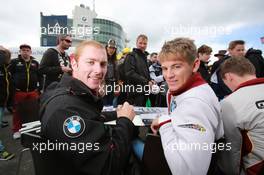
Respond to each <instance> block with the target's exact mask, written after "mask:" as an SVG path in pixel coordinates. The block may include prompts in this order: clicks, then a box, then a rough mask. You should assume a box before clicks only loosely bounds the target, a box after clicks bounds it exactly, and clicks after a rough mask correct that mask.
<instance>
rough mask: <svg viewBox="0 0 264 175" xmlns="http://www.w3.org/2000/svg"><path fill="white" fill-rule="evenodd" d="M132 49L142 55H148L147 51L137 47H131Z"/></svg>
mask: <svg viewBox="0 0 264 175" xmlns="http://www.w3.org/2000/svg"><path fill="white" fill-rule="evenodd" d="M133 51H134V52H136V53H138V54H141V55H144V56H147V55H148V52H147V51H145V52H142V50H140V49H138V48H133Z"/></svg>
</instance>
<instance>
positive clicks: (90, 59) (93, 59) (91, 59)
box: [86, 58, 107, 63]
mask: <svg viewBox="0 0 264 175" xmlns="http://www.w3.org/2000/svg"><path fill="white" fill-rule="evenodd" d="M88 60H89V61H97V62H100V63H107V60H106V61H99V60H97V59H95V58H86V61H88Z"/></svg>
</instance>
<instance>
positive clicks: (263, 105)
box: [256, 100, 264, 109]
mask: <svg viewBox="0 0 264 175" xmlns="http://www.w3.org/2000/svg"><path fill="white" fill-rule="evenodd" d="M256 106H257V108H258V109H264V100H260V101H256Z"/></svg>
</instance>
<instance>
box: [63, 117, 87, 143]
mask: <svg viewBox="0 0 264 175" xmlns="http://www.w3.org/2000/svg"><path fill="white" fill-rule="evenodd" d="M84 130H85V122H84V120H83V119H82V118H81V117H80V116H77V115H75V116H71V117H68V118H67V119H66V120H65V121H64V123H63V132H64V134H65V135H66V136H67V137H70V138H76V137H79V136H81V135H82V133H83V132H84Z"/></svg>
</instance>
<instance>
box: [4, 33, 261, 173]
mask: <svg viewBox="0 0 264 175" xmlns="http://www.w3.org/2000/svg"><path fill="white" fill-rule="evenodd" d="M148 41H149V39H148V37H147V36H146V35H144V34H141V35H139V36H138V37H137V38H136V47H135V48H133V49H132V50H130V49H129V48H124V49H123V50H122V51H121V53H122V56H121V58H119V59H117V43H116V41H115V40H113V39H109V41H108V43H107V44H106V45H105V46H104V47H103V48H102V47H101V46H100V44H99V43H97V42H93V41H90V42H89V41H88V42H87V41H85V42H86V43H82V44H80V45H79V46H78V47H77V48H76V51H75V54H74V55H72V56H71V57H70V56H69V55H68V54H67V52H66V50H67V49H68V48H69V47H71V44H72V38H71V36H70V35H60V36H58V39H57V46H56V47H55V48H49V49H47V51H46V52H45V53H44V55H43V57H42V59H41V62H40V63H39V62H37V61H36V60H35V58H34V57H32V56H31V54H32V50H31V46H30V45H28V44H22V45H20V46H19V49H20V51H19V53H20V54H19V55H18V57H17V58H12V59H11V53H10V51H9V50H8V49H6V48H4V47H3V46H1V47H0V56H1V57H0V132H1V128H4V127H7V126H8V122H7V121H4V120H3V117H4V110H5V108H7V107H10V106H12V115H13V122H12V131H13V138H14V139H19V138H20V137H21V135H20V132H19V129H21V127H22V123H26V122H29V121H30V120H31V119H32V118H34V116H36V115H37V116H38V113H39V111H38V110H34V109H35V108H34V107H33V106H34V105H35V107H36V108H38V105H39V97H40V95H41V96H42V98H43V99H47V98H48V97H49V96H51V92H52V93H59V92H60V91H59V90H57V91H56V89H63V88H62V87H66V86H67V87H68V86H69V87H71V89H69V91H70V93H72V94H73V95H76V96H78V98H79V99H77V98H74V97H72V96H71V95H68V96H67V98H65V99H68V100H71V101H72V102H71V104H69V103H68V102H67V103H66V102H65V103H64V104H63V105H66V106H67V105H68V106H67V107H68V108H67V111H68V112H67V113H64V111H63V110H61V111H60V112H61V113H60V114H58V113H59V112H58V111H57V110H58V109H60V108H61V109H62V108H64V107H65V106H60V105H62V104H61V103H63V102H61V100H62V99H57V102H56V103H55V102H53V106H50V107H49V108H48V111H52V112H50V113H47V111H46V113H45V114H44V118H43V123H44V124H43V123H42V126H43V132H44V133H45V134H46V136H47V137H50V138H53V139H56V138H59V139H62V140H67V139H69V138H68V137H65V136H61V135H60V134H61V133H60V131H58V132H57V131H55V130H57V128H56V126H55V125H56V124H57V123H61V122H62V125H63V121H64V120H61V119H60V116H61V115H71V116H74V115H77V114H76V113H78V115H80V116H81V117H80V120H82V117H83V115H84V114H85V113H89V114H90V115H89V117H90V118H89V120H93V117H92V116H97V115H98V114H99V113H100V110H102V109H101V108H102V106H114V107H118V105H123V108H121V109H119V111H118V112H117V115H116V116H115V117H116V118H119V119H118V124H117V127H116V128H115V131H111V132H115V133H118V132H119V134H117V135H113V136H112V138H113V140H114V141H113V142H114V143H115V144H116V145H117V147H118V148H117V150H115V153H114V157H113V159H116V160H118V161H119V160H124V162H125V160H126V159H127V156H128V154H129V150H127V149H125V146H128V145H130V144H131V142H132V140H133V139H132V137H133V136H132V135H133V132H134V128H133V124H132V123H131V120H133V118H134V114H133V109H132V108H133V106H144V107H146V106H147V107H168V111H169V115H167V116H162V117H160V118H159V120H154V121H153V123H152V126H151V128H152V130H153V132H154V133H156V132H157V131H158V128H159V132H160V136H161V140H162V145H163V147H164V148H165V147H170V146H172V144H176V143H179V142H181V143H182V142H184V143H191V142H206V143H214V142H216V141H217V140H219V139H221V138H224V139H225V140H226V142H230V143H232V150H231V151H223V152H220V153H219V155H217V158H215V157H214V156H216V155H212V154H211V153H210V152H202V153H201V152H197V151H192V152H183V151H178V152H177V153H175V152H172V151H171V150H168V149H166V150H165V151H164V154H165V157H166V159H167V162H168V165H169V167H170V170H171V172H172V174H177V173H179V174H196V173H197V174H206V173H207V172H208V171H209V165H210V163H212V162H211V159H212V160H213V158H212V157H214V160H216V161H215V162H213V163H214V165H215V166H214V167H217V168H216V169H214V170H212V171H213V172H214V174H217V173H219V174H221V173H226V174H240V173H242V172H243V173H245V174H257V173H260V172H261V169H263V168H264V146H263V145H264V126H263V123H264V96H263V93H262V92H264V59H263V57H262V52H261V50H258V49H253V48H250V49H248V50H246V43H245V41H243V40H234V41H230V43H229V45H228V46H227V49H226V50H219V51H218V53H216V54H215V55H214V56H215V57H217V58H218V60H217V61H216V62H214V63H213V64H212V65H211V66H209V65H208V63H209V61H210V57H211V54H212V52H213V48H211V47H210V46H209V45H206V44H203V45H201V46H200V47H198V48H196V46H195V44H194V42H193V40H191V39H187V38H178V39H174V40H171V41H167V42H165V44H164V45H163V47H162V49H161V51H160V52H159V51H157V52H153V53H150V54H149V53H148V52H147V51H146V50H147V46H148ZM93 49H94V50H93ZM102 50H104V51H103V52H102ZM92 53H93V54H92ZM105 53H106V54H105ZM84 56H86V57H89V59H88V60H85V59H86V58H83V57H84ZM104 56H106V59H105V60H104V59H103V58H104ZM82 62H83V65H81V63H82ZM85 66H87V67H85ZM88 67H89V71H90V72H91V74H88V75H86V72H87V71H88ZM97 71H98V72H99V71H101V73H100V72H99V73H98V72H97ZM104 71H105V72H104ZM92 73H93V74H92ZM76 79H78V81H76ZM79 80H80V81H79ZM98 83H99V84H98ZM87 87H88V88H89V90H87V89H86V88H87ZM109 87H111V88H109ZM126 87H134V88H136V89H137V87H141V88H142V87H144V88H143V90H142V89H141V91H138V90H134V91H131V90H130V89H127V88H126ZM145 87H147V91H149V92H150V93H146V92H145V91H146V89H145ZM154 88H157V89H158V91H157V92H155V90H153V89H154ZM109 89H111V90H109ZM144 90H145V91H144ZM99 97H100V98H102V103H103V104H101V103H100V101H99V100H98V99H97V98H99ZM82 98H91V99H92V101H89V100H88V101H86V102H85V103H83V102H82V101H80V99H82ZM125 102H126V103H125ZM72 103H76V104H77V103H78V104H80V106H79V107H78V109H74V108H72V106H73V105H74V104H72ZM82 103H83V104H82ZM86 105H88V106H89V107H90V110H88V109H85V108H84V107H85V106H86ZM54 106H57V107H58V108H55V107H54ZM82 107H83V108H82ZM190 107H191V108H192V109H190ZM76 110H78V111H79V112H76ZM69 111H70V112H69ZM29 114H31V115H29ZM57 115H58V116H57ZM107 115H108V114H104V115H103V116H104V117H105V116H107ZM30 116H32V118H30ZM54 116H56V117H57V118H54ZM122 116H126V119H124V118H122ZM178 116H180V118H177V119H176V117H178ZM41 117H43V116H41ZM52 117H53V119H52V121H53V122H52V124H49V125H48V121H49V120H50V118H52ZM94 118H95V117H94ZM110 118H111V119H113V116H111V117H110ZM83 119H84V123H85V125H86V126H91V127H95V128H94V130H97V132H98V133H99V134H100V136H99V135H98V133H96V134H95V135H96V136H94V135H93V133H89V134H88V133H86V131H84V133H86V134H87V135H93V136H91V137H95V138H96V139H99V140H100V139H104V137H106V136H105V134H106V131H105V128H103V127H102V126H101V125H100V124H97V125H92V124H90V123H89V121H88V122H87V121H86V120H87V119H86V118H84V117H83ZM127 119H128V120H127ZM104 121H106V120H104ZM47 127H48V128H49V129H47ZM96 127H98V128H96ZM120 130H122V131H120ZM52 131H54V133H52ZM87 132H88V131H87ZM106 135H107V134H106ZM124 136H126V137H124ZM64 137H65V138H64ZM80 138H82V139H83V140H84V141H85V140H86V139H87V137H86V136H81V137H80ZM115 139H116V140H115ZM172 140H173V141H172ZM122 141H124V142H122ZM111 143H112V140H111V141H109V140H107V141H106V142H104V145H103V146H104V147H105V149H106V148H107V146H108V145H109V144H110V145H111ZM123 143H125V144H123ZM3 144H4V143H2V142H1V138H0V159H2V160H8V159H11V158H13V157H14V154H12V153H9V152H8V151H7V149H8V148H7V149H6V148H5V147H4V145H3ZM122 149H123V150H122ZM70 155H71V154H70ZM91 155H92V154H91ZM91 155H90V154H87V156H88V157H90V156H91ZM118 155H119V156H120V155H121V158H120V157H119V158H120V159H119V158H118ZM97 156H98V155H97ZM104 156H106V157H104ZM104 156H99V157H100V158H99V159H100V160H103V161H106V162H107V161H108V160H107V155H104ZM91 157H92V156H91ZM95 157H96V156H95ZM90 159H91V160H92V161H95V160H94V159H95V158H90ZM69 160H72V159H69ZM85 160H86V159H85V158H84V157H82V159H81V160H80V161H82V162H83V161H85ZM92 166H93V164H91V166H86V168H84V169H85V170H84V171H85V172H92V171H90V170H88V169H89V168H92ZM98 167H100V168H99V169H100V171H101V169H102V172H103V170H104V171H105V170H110V169H111V167H112V169H111V172H114V173H120V172H122V169H119V168H124V167H125V165H124V164H123V162H122V163H120V167H118V164H114V163H113V162H111V164H110V163H109V164H108V165H105V164H101V165H100V166H99V165H98ZM98 171H99V170H98ZM195 172H196V173H195ZM216 172H217V173H216Z"/></svg>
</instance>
